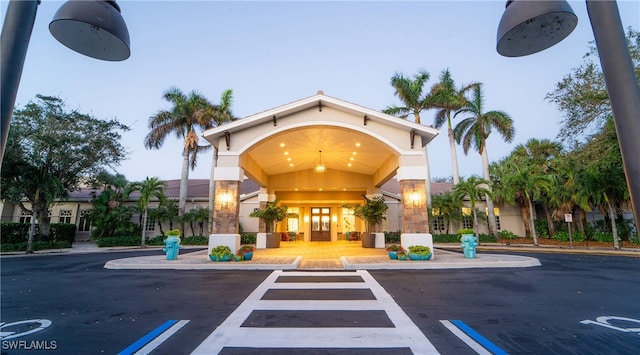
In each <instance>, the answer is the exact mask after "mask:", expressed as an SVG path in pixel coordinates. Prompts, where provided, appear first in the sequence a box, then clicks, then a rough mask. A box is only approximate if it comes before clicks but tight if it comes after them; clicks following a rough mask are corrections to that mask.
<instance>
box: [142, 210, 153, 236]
mask: <svg viewBox="0 0 640 355" xmlns="http://www.w3.org/2000/svg"><path fill="white" fill-rule="evenodd" d="M149 212H151V210H149ZM152 215H153V213H147V223H145V225H144V230H145V231H147V232H153V231H154V230H156V219H155V218H153V217H151V216H152Z"/></svg>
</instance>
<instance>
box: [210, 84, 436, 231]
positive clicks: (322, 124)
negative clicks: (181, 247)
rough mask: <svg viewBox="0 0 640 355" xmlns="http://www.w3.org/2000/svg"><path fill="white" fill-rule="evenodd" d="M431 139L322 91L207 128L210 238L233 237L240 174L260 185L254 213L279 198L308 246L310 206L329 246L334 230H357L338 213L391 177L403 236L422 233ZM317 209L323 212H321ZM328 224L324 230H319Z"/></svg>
mask: <svg viewBox="0 0 640 355" xmlns="http://www.w3.org/2000/svg"><path fill="white" fill-rule="evenodd" d="M437 134H438V131H437V130H436V129H434V128H432V127H428V126H423V125H420V124H416V123H413V122H409V121H407V120H404V119H401V118H397V117H394V116H389V115H386V114H384V113H381V112H378V111H375V110H371V109H368V108H365V107H362V106H358V105H355V104H352V103H349V102H346V101H342V100H339V99H336V98H333V97H330V96H326V95H324V94H323V93H322V92H321V91H320V92H318V94H317V95H314V96H311V97H307V98H304V99H301V100H298V101H295V102H292V103H289V104H286V105H283V106H280V107H277V108H274V109H271V110H267V111H264V112H261V113H258V114H255V115H252V116H249V117H246V118H243V119H240V120H237V121H233V122H230V123H227V124H224V125H222V126H219V127H216V128H214V129H210V130H208V131H206V132H205V133H204V137H205V138H206V139H207V140H208V141H209V142H210V143H211V144H213V145H214V146H215V147H216V148H217V149H218V164H217V167H216V168H215V172H214V180H215V189H216V192H215V203H214V212H213V220H214V227H213V230H212V233H213V234H237V233H238V214H239V203H240V200H239V198H240V196H239V195H238V191H239V190H238V186H239V184H240V183H241V181H242V180H243V178H244V177H245V176H247V177H248V178H250V179H251V180H253V181H254V182H255V183H257V184H258V185H259V186H260V193H259V195H258V200H259V202H260V205H261V207H263V206H264V205H266V203H267V202H268V201H273V200H275V199H278V200H279V201H280V202H281V203H283V204H286V205H287V206H289V207H293V208H294V209H295V208H296V207H297V208H298V209H297V210H294V212H295V213H297V214H298V215H299V216H300V217H301V218H300V219H301V221H300V223H301V225H300V226H299V231H301V232H307V231H308V232H307V233H305V234H306V235H305V238H306V239H307V240H312V239H310V232H312V231H314V229H313V228H312V227H313V226H312V224H313V223H311V222H312V221H311V219H310V218H311V217H312V214H311V212H312V208H320V210H319V211H318V213H317V214H315V215H317V216H318V217H319V221H320V225H321V227H325V228H320V229H321V230H322V231H326V229H327V228H326V227H328V228H329V229H330V230H331V232H330V236H331V237H330V239H331V240H336V238H337V237H338V232H341V231H344V230H345V229H347V228H352V230H358V228H357V226H345V225H344V223H343V222H344V219H343V218H342V216H341V211H340V208H339V207H340V206H342V205H343V204H347V203H361V202H362V201H363V197H362V195H365V194H366V195H368V196H371V195H375V194H379V193H380V187H381V186H382V185H383V184H384V183H385V182H387V181H388V180H389V179H391V178H393V177H394V176H395V177H396V178H397V179H398V180H399V181H400V184H401V190H402V202H403V205H402V230H403V231H406V232H412V233H415V232H427V230H426V228H427V227H426V226H427V223H425V222H426V221H427V215H426V202H427V198H426V197H427V194H428V193H429V191H427V190H426V189H428V188H429V185H428V184H425V181H428V179H429V169H428V164H427V160H426V156H427V155H426V145H427V143H428V142H429V141H431V140H432V139H433V138H434V137H435V136H436V135H437ZM319 165H322V166H323V170H322V171H321V172H320V171H319V170H318V169H316V168H317V167H318V166H319ZM409 202H410V203H409ZM322 208H329V210H328V213H323V212H327V210H323V209H322ZM327 218H329V224H328V225H327V224H326V223H324V224H323V221H324V222H326V219H327ZM281 227H282V226H281ZM285 227H287V226H285ZM263 228H264V226H262V225H261V227H260V229H261V230H260V231H261V232H263V231H264V230H263ZM282 229H284V228H281V230H282ZM286 230H287V229H284V230H283V231H286ZM325 235H326V234H325ZM323 238H326V236H325V237H323Z"/></svg>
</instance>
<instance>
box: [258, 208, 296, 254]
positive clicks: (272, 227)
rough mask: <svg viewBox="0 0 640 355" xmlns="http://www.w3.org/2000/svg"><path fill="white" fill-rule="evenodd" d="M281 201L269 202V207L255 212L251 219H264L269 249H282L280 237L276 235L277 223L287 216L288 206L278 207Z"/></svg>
mask: <svg viewBox="0 0 640 355" xmlns="http://www.w3.org/2000/svg"><path fill="white" fill-rule="evenodd" d="M278 202H279V200H275V201H272V202H267V206H266V207H265V208H264V209H261V210H254V211H253V212H251V213H250V214H249V217H254V218H262V220H264V222H265V223H266V232H267V248H278V247H280V236H279V235H277V234H276V233H275V231H276V223H277V222H280V221H282V220H283V219H284V218H285V217H286V216H287V210H288V209H289V208H288V207H287V206H278Z"/></svg>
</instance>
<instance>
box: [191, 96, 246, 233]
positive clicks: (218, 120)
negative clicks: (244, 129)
mask: <svg viewBox="0 0 640 355" xmlns="http://www.w3.org/2000/svg"><path fill="white" fill-rule="evenodd" d="M232 103H233V90H231V89H227V90H224V91H223V92H222V94H221V95H220V104H219V105H208V106H207V107H205V108H203V109H201V110H200V111H198V112H197V115H198V117H199V119H200V120H201V121H202V122H204V123H205V126H204V129H210V128H214V127H218V126H220V125H221V124H223V123H225V122H229V121H233V120H235V119H236V118H235V117H234V116H233V114H232V113H231V104H232ZM212 147H213V146H212ZM217 166H218V150H217V149H216V147H213V155H212V157H211V173H210V177H209V211H213V199H214V196H215V194H216V182H215V180H213V173H214V171H215V168H216V167H217ZM208 228H209V230H212V229H213V218H209V227H208Z"/></svg>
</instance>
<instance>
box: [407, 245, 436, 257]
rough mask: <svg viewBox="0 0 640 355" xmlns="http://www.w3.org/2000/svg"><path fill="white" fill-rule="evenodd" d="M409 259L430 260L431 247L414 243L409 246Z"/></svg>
mask: <svg viewBox="0 0 640 355" xmlns="http://www.w3.org/2000/svg"><path fill="white" fill-rule="evenodd" d="M408 255H409V259H411V260H429V259H431V248H429V247H428V246H426V245H412V246H410V247H409V254H408Z"/></svg>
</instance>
